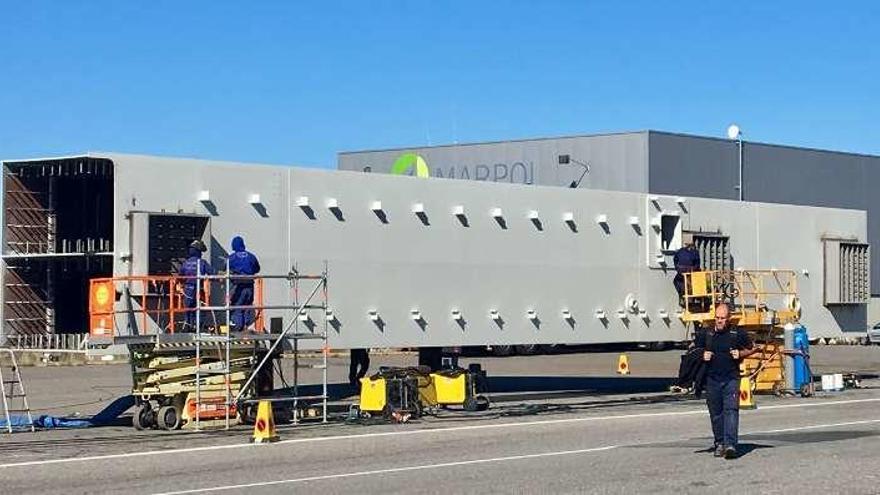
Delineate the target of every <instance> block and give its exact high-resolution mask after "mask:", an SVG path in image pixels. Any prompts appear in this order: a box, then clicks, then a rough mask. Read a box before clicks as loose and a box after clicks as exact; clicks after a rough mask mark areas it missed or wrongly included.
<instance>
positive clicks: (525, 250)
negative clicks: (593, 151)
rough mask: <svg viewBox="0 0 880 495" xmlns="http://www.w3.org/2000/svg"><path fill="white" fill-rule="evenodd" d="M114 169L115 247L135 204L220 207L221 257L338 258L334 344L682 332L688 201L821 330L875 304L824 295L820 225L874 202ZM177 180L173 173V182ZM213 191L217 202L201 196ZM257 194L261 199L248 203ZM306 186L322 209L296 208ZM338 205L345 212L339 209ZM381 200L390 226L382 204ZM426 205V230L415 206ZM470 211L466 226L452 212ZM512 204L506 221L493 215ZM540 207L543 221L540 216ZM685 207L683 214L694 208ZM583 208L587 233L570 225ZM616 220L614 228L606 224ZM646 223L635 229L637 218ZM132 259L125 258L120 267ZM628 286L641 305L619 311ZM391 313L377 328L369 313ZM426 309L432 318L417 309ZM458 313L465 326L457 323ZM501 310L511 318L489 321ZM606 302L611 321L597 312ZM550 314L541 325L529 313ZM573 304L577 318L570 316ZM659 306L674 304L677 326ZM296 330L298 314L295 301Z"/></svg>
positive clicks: (851, 326)
mask: <svg viewBox="0 0 880 495" xmlns="http://www.w3.org/2000/svg"><path fill="white" fill-rule="evenodd" d="M109 158H111V159H113V160H114V163H115V164H116V167H117V168H116V170H117V173H116V176H115V181H116V183H115V187H116V190H115V197H116V211H115V212H114V215H115V229H114V236H115V239H114V246H116V251H117V255H119V254H122V253H124V252H126V251H130V250H131V247H130V246H129V244H128V221H127V220H125V218H124V216H125V214H126V213H127V212H128V211H130V210H132V209H137V210H147V211H163V210H164V211H169V212H181V213H197V214H198V213H202V214H209V215H211V216H212V221H211V228H212V234H213V237H214V243H215V248H216V247H219V249H215V256H214V259H213V260H212V261H213V262H214V264H215V266H217V265H219V264H220V263H221V262H222V255H223V254H224V253H225V251H226V250H227V245H228V243H229V239H231V237H232V236H233V235H236V234H242V235H244V236H245V239H246V241H247V243H248V245H249V247H250V248H251V249H252V250H253V251H254V252H255V253H256V254H257V255H258V256H259V257H260V260H261V264H262V265H263V269H264V272H265V273H275V274H278V273H287V271H288V270H289V269H290V267H291V265H292V264H293V263H294V261H296V262H297V263H298V265H299V268H300V270H301V271H320V269H321V268H322V267H323V262H324V260H327V262H328V263H329V268H330V275H329V281H330V282H329V284H330V286H329V294H330V301H329V302H330V305H331V307H332V308H333V312H334V315H335V316H336V317H337V318H338V321H339V322H340V324H341V326H339V327H338V328H337V329H334V330H332V331H331V337H330V346H331V347H333V348H350V347H386V346H389V347H398V346H423V345H431V346H437V345H483V344H511V343H513V344H519V343H593V342H638V341H660V340H681V339H684V338H685V337H686V331H685V328H684V327H683V326H682V325H681V323H680V322H679V321H678V320H677V319H676V318H675V317H674V312H675V309H676V295H675V292H674V290H673V288H672V284H671V280H672V275H673V273H672V271H671V270H669V269H668V268H667V269H664V268H663V267H662V265H660V264H658V263H656V260H655V259H654V258H652V256H654V255H655V254H656V253H655V250H656V246H655V245H654V244H653V243H654V242H655V241H654V240H653V239H655V238H656V237H655V236H654V235H653V233H652V231H651V227H650V218H651V217H652V216H653V215H655V214H656V213H653V210H651V208H654V209H655V210H656V209H657V208H659V210H658V211H672V210H676V209H679V210H681V215H682V217H681V218H682V220H681V221H682V228H683V229H684V230H687V231H701V230H702V231H706V232H720V233H722V234H724V235H727V236H729V237H730V251H731V255H732V256H733V257H734V259H735V264H736V266H738V267H749V268H771V267H777V268H792V269H795V270H798V271H801V272H802V273H804V275H803V276H802V277H801V280H800V283H801V289H802V294H801V295H802V301H803V307H804V314H805V317H804V321H805V323H806V324H807V325H808V326H809V327H810V330H811V334H812V335H814V336H839V335H840V334H841V329H845V330H861V331H863V330H864V321H865V310H864V306H862V308H861V310H859V309H856V308H843V309H840V310H838V309H835V308H831V309H829V308H826V307H824V306H823V305H822V288H823V279H822V276H821V273H822V251H821V236H822V235H825V234H835V235H838V236H841V237H852V238H856V239H860V240H862V239H865V238H866V230H865V229H866V227H865V225H866V217H865V213H864V212H861V211H853V210H835V209H823V208H811V207H796V206H786V205H767V204H757V203H738V202H731V201H722V200H711V199H700V198H693V197H688V198H683V199H684V200H685V201H686V203H685V204H686V206H685V207H683V208H682V207H681V206H679V202H678V198H676V197H668V196H660V198H659V203H658V205H659V206H657V207H653V206H649V205H648V203H649V198H648V196H647V195H645V194H638V193H627V192H610V191H601V190H588V189H581V190H571V189H562V188H558V187H534V186H524V185H511V184H495V183H485V182H476V181H452V180H437V179H419V178H411V177H395V176H389V175H382V174H364V173H359V172H345V171H320V170H309V169H295V168H284V167H265V166H253V165H245V164H230V163H216V162H206V161H200V160H184V159H168V158H155V157H142V156H130V155H109ZM169 178H171V179H169ZM203 190H208V191H210V197H211V202H212V203H213V204H212V205H206V204H204V203H203V202H200V201H198V194H199V191H203ZM252 194H259V195H260V198H261V208H256V207H255V206H254V205H251V204H249V203H248V197H249V196H250V195H252ZM301 196H307V197H308V198H309V203H310V205H311V207H312V209H313V214H314V219H311V218H309V217H308V216H307V215H306V214H305V213H304V212H303V211H302V208H299V207H298V206H296V201H297V198H299V197H301ZM331 199H333V200H335V202H336V204H337V205H338V213H339V216H337V215H336V214H334V213H333V212H331V211H330V209H329V208H328V207H327V205H328V201H329V200H331ZM375 201H381V203H382V208H383V211H384V212H385V214H386V217H387V223H383V222H382V221H380V219H379V218H378V217H377V215H376V214H375V213H374V212H373V211H372V210H371V206H372V204H373V202H375ZM416 203H421V204H422V205H424V209H425V212H426V214H427V219H428V222H429V225H425V224H424V223H423V222H422V221H421V220H420V219H419V218H418V217H417V215H415V214H414V213H413V211H412V209H413V205H414V204H416ZM456 206H463V207H464V210H465V213H466V215H467V219H468V226H467V227H465V226H463V225H462V223H461V222H460V221H459V219H458V218H456V217H455V215H453V209H454V207H456ZM493 208H501V210H502V214H503V217H504V219H505V221H506V226H507V228H506V229H504V228H502V227H501V226H500V225H499V223H498V222H497V221H496V220H495V219H494V218H493V217H492V215H491V210H492V209H493ZM531 210H537V211H538V212H539V217H540V219H541V222H542V225H543V230H537V229H536V228H535V225H534V224H533V223H532V222H531V221H530V220H529V219H528V218H527V215H528V212H529V211H531ZM685 210H686V211H685ZM566 212H571V213H572V214H573V216H574V219H575V222H576V226H577V231H576V232H574V231H572V229H570V228H569V227H568V226H567V225H566V224H565V222H564V221H563V216H564V214H565V213H566ZM599 215H606V217H607V225H606V226H607V230H606V228H604V227H603V226H602V225H599V224H598V223H597V221H596V220H597V217H598V216H599ZM630 217H637V218H638V228H634V227H633V226H632V225H631V224H630ZM127 271H128V265H127V264H126V263H125V262H124V261H123V260H121V259H120V258H119V256H117V260H116V264H115V267H114V273H116V274H117V275H126V274H127ZM627 296H632V298H635V299H637V300H638V303H639V304H638V307H639V309H642V310H644V311H645V316H646V317H647V318H646V319H643V318H641V317H640V316H639V315H638V314H637V313H630V314H628V316H629V318H628V319H627V321H621V320H619V319H617V318H616V314H617V311H618V310H621V309H623V308H624V305H625V303H626V301H627ZM289 298H290V290H289V287H286V286H284V284H277V285H272V286H270V287H268V288H267V299H266V301H265V302H266V304H271V305H281V304H286V303H288V302H289ZM371 309H375V310H377V311H378V312H379V314H380V315H381V317H382V319H383V320H384V322H385V326H384V328H383V329H379V328H377V327H376V325H375V324H373V322H372V321H371V320H370V318H369V316H368V311H369V310H371ZM413 309H417V310H418V311H419V312H420V313H421V315H423V317H424V320H425V322H426V323H427V326H426V327H425V328H421V327H420V326H419V325H418V324H416V323H415V322H414V321H413V320H412V317H411V311H412V310H413ZM453 309H457V310H459V311H461V313H462V315H463V316H464V318H465V320H467V324H466V325H465V327H464V329H462V328H461V327H460V326H459V325H458V324H457V323H455V321H454V320H453V318H452V315H451V312H452V310H453ZM493 309H496V310H498V311H499V313H500V314H501V316H502V318H503V319H504V321H505V325H504V326H503V328H499V327H498V325H496V324H495V322H494V321H493V320H492V319H491V318H490V316H489V312H490V311H491V310H493ZM597 309H601V310H603V311H605V312H606V314H607V316H608V317H609V318H608V321H607V322H604V323H603V322H601V321H599V320H597V319H596V318H595V317H594V314H595V312H596V310H597ZM529 310H534V311H536V312H537V315H538V318H539V319H540V321H541V324H540V325H539V326H537V327H536V326H535V325H534V324H533V323H532V321H531V320H530V319H529V318H528V317H527V311H529ZM563 310H568V311H570V312H571V314H572V315H573V316H574V319H575V324H574V325H570V324H569V323H567V322H566V321H565V320H564V319H563V318H562V312H563ZM661 311H665V312H667V313H668V314H670V315H673V316H672V318H671V319H670V321H669V322H665V321H663V320H662V319H661V318H659V315H660V314H661ZM272 316H281V317H283V318H284V321H285V325H286V324H288V323H290V321H291V317H292V315H290V314H286V313H285V312H283V311H277V312H275V313H271V314H267V317H272Z"/></svg>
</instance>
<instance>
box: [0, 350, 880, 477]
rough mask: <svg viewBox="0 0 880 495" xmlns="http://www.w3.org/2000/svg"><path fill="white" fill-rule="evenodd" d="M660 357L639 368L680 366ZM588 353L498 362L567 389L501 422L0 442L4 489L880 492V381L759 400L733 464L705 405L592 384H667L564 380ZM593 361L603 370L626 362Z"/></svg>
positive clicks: (127, 431)
mask: <svg viewBox="0 0 880 495" xmlns="http://www.w3.org/2000/svg"><path fill="white" fill-rule="evenodd" d="M853 352H866V351H862V350H859V351H853ZM868 352H873V351H868ZM661 354H662V355H661ZM661 354H658V355H656V356H654V357H653V358H650V357H649V358H645V359H635V360H634V364H636V365H638V364H639V362H640V361H642V362H643V363H644V366H648V363H649V362H654V360H660V361H663V362H665V361H664V360H669V361H670V362H674V360H673V359H672V356H673V355H671V354H670V355H669V356H666V357H664V356H665V354H666V353H661ZM579 356H581V357H580V358H578V357H569V356H565V357H563V358H562V359H561V360H560V357H559V356H549V357H547V356H545V357H531V358H515V359H512V360H498V361H495V362H494V363H495V364H496V366H494V368H495V369H496V371H497V370H502V375H504V374H505V373H514V374H511V375H509V376H533V377H537V378H542V376H541V375H542V374H544V375H546V376H543V378H544V379H545V382H546V380H550V382H549V383H557V382H558V385H559V386H558V387H556V389H555V390H545V391H544V393H540V392H536V393H524V394H520V395H517V394H516V393H508V394H498V396H497V397H495V399H497V400H496V402H495V403H494V404H493V407H492V408H491V409H490V410H489V411H485V412H481V413H475V414H468V413H465V412H463V411H456V410H442V411H438V412H437V414H436V415H434V416H429V417H426V418H423V419H421V420H417V421H411V422H409V423H405V424H385V423H379V422H344V421H334V422H332V423H330V424H321V423H308V424H302V425H297V426H292V425H285V426H281V427H279V434H280V436H281V441H280V442H278V443H274V444H269V445H253V444H250V443H249V442H248V439H249V436H250V432H249V430H248V429H247V428H246V427H238V428H234V429H233V430H231V431H213V432H159V431H147V432H134V431H133V430H132V429H131V428H130V427H107V428H92V429H86V430H68V431H49V432H38V433H37V434H34V435H32V434H15V435H13V436H8V437H3V438H2V439H0V480H2V483H0V492H2V493H16V494H23V493H46V494H52V493H59V494H60V493H64V494H71V493H121V492H125V493H129V494H140V493H248V494H254V493H257V494H259V493H292V492H293V493H297V492H306V491H309V492H321V493H331V494H332V493H367V494H369V493H383V494H384V493H408V494H409V493H446V494H448V493H673V492H677V493H705V492H707V491H709V490H711V491H712V492H715V493H743V492H747V493H798V492H800V493H813V492H827V493H844V492H845V493H865V494H876V493H880V438H877V437H878V436H880V414H878V412H877V411H878V408H880V380H878V379H868V380H865V381H864V382H863V386H864V388H862V389H853V390H847V391H844V392H838V393H820V394H819V395H818V396H816V397H814V398H811V399H802V398H777V397H767V396H760V397H758V408H757V409H756V410H751V411H743V412H742V421H741V432H742V434H741V445H740V447H741V452H742V456H741V457H740V458H739V459H735V460H729V461H728V460H722V459H717V458H714V457H713V456H712V454H711V453H710V452H709V451H708V448H709V447H710V445H711V435H710V433H709V421H708V417H707V415H706V412H705V405H704V404H703V402H702V401H699V400H695V399H687V398H681V397H676V396H671V395H669V394H667V393H665V392H662V391H651V390H646V391H639V390H631V391H627V392H625V393H620V392H618V393H614V392H610V391H607V390H606V391H601V390H600V391H596V390H587V389H585V387H584V384H586V383H593V382H589V380H590V379H592V380H598V381H600V382H602V383H604V380H605V379H606V378H607V379H608V380H621V381H620V382H614V383H617V384H618V385H620V384H622V383H624V381H625V380H631V379H642V380H652V379H660V378H662V377H654V376H651V375H653V373H647V375H648V376H645V377H641V378H640V377H620V378H616V377H603V376H601V374H600V376H595V377H592V378H591V377H581V376H580V375H577V374H576V371H577V370H576V369H572V370H568V371H571V373H568V371H566V370H563V369H561V367H564V366H565V365H566V363H567V362H569V364H571V365H572V366H575V365H577V366H580V365H579V364H577V363H581V362H584V361H587V360H589V358H590V355H579ZM868 356H869V357H868V360H870V359H873V358H871V357H870V356H876V354H868ZM566 359H568V360H570V361H566ZM593 360H594V361H597V362H601V363H602V366H603V367H602V370H604V361H605V360H608V361H609V362H612V361H611V360H612V357H611V356H605V355H597V356H594V357H593ZM852 362H853V361H852V359H850V360H849V363H850V364H851V363H852ZM877 362H880V361H877ZM868 365H870V363H868ZM651 366H653V365H651ZM104 368H106V369H105V370H104V371H94V372H92V371H89V372H88V373H95V375H94V376H92V378H94V379H96V380H97V376H99V375H102V374H106V373H109V372H111V371H112V370H113V367H104ZM59 369H60V368H59ZM491 369H492V368H490V370H491ZM875 369H876V368H875ZM841 371H843V369H841ZM47 373H49V372H47ZM90 376H91V375H90ZM566 380H567V381H566ZM541 381H542V380H538V382H537V383H541ZM99 383H101V384H102V385H101V386H107V383H109V380H107V381H99ZM597 383H598V382H597ZM647 383H650V382H647ZM544 385H547V383H544ZM569 385H576V386H575V387H574V389H567V386H569ZM552 388H553V387H551V389H552ZM636 388H639V387H636ZM648 388H651V387H648ZM108 395H109V394H108Z"/></svg>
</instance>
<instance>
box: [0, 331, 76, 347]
mask: <svg viewBox="0 0 880 495" xmlns="http://www.w3.org/2000/svg"><path fill="white" fill-rule="evenodd" d="M87 340H88V334H85V333H46V334H33V335H31V334H26V335H6V336H5V343H2V345H3V346H5V347H9V348H11V349H51V350H61V351H76V350H82V349H84V348H85V346H86V342H87Z"/></svg>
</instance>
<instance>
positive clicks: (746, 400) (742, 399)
mask: <svg viewBox="0 0 880 495" xmlns="http://www.w3.org/2000/svg"><path fill="white" fill-rule="evenodd" d="M757 407H758V406H757V405H756V404H755V395H754V394H752V381H751V380H749V377H747V376H744V377H742V378H740V379H739V408H740V409H756V408H757Z"/></svg>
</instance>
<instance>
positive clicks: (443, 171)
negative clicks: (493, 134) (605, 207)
mask: <svg viewBox="0 0 880 495" xmlns="http://www.w3.org/2000/svg"><path fill="white" fill-rule="evenodd" d="M647 136H648V134H647V133H642V132H639V133H623V134H608V135H601V136H582V137H568V138H559V139H532V140H523V141H505V142H498V143H483V144H463V145H456V146H434V147H422V148H419V147H416V148H406V149H398V150H385V151H365V152H352V153H340V154H339V163H338V165H339V169H341V170H352V171H364V170H365V169H368V170H370V171H371V172H374V173H386V174H387V173H394V172H393V168H394V167H395V163H399V164H400V165H399V169H398V170H397V172H398V173H401V174H402V175H418V173H419V166H418V164H417V163H416V162H417V161H418V160H419V158H420V159H421V160H422V163H423V164H424V165H423V167H425V168H427V170H428V171H429V172H428V173H429V175H430V176H431V177H442V178H453V179H465V180H480V181H488V182H508V183H514V184H534V185H542V186H566V187H567V186H568V185H569V184H570V183H571V182H572V181H575V180H577V179H578V178H579V177H580V176H581V173H582V172H583V170H584V169H583V167H581V166H580V165H577V164H576V163H574V162H572V163H570V164H568V165H560V164H559V155H569V156H570V157H571V158H572V159H573V160H577V161H580V162H583V163H588V164H589V166H590V170H591V171H590V173H589V174H587V175H586V176H584V178H583V180H582V182H581V187H582V188H584V189H603V190H609V191H629V192H646V191H647V188H648V168H647V166H648V141H647ZM399 160H400V161H399ZM407 161H408V162H409V165H408V166H406V163H407ZM422 170H423V171H424V168H423V169H422Z"/></svg>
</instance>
